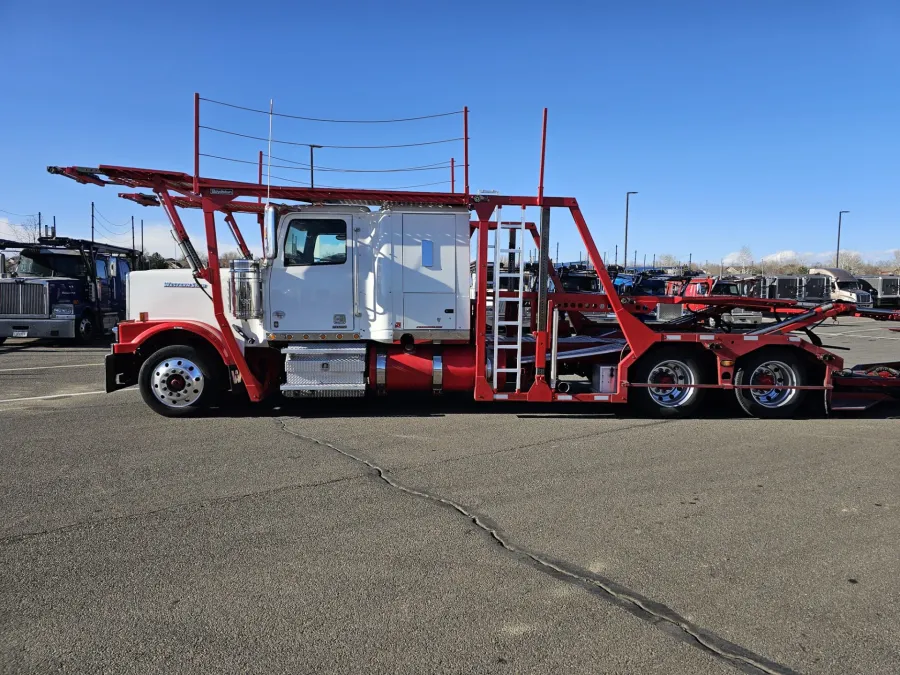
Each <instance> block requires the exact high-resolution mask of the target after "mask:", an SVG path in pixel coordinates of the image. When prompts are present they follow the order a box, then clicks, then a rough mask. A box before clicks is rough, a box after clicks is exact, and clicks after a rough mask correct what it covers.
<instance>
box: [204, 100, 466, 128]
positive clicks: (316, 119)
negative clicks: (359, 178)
mask: <svg viewBox="0 0 900 675" xmlns="http://www.w3.org/2000/svg"><path fill="white" fill-rule="evenodd" d="M200 100H201V101H206V102H207V103H215V104H216V105H222V106H226V107H228V108H236V109H237V110H246V111H248V112H255V113H262V114H263V115H269V114H271V115H274V116H275V117H287V118H290V119H294V120H304V121H306V122H332V123H335V124H390V123H393V122H414V121H417V120H429V119H434V118H436V117H449V116H451V115H462V113H463V111H462V110H453V111H451V112H443V113H436V114H434V115H420V116H419V117H399V118H397V119H390V120H333V119H325V118H321V117H303V116H301V115H288V114H287V113H277V112H271V113H270V111H268V110H260V109H258V108H248V107H247V106H242V105H235V104H234V103H225V102H224V101H215V100H213V99H211V98H203V97H202V96H201V97H200Z"/></svg>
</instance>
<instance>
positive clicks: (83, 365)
mask: <svg viewBox="0 0 900 675" xmlns="http://www.w3.org/2000/svg"><path fill="white" fill-rule="evenodd" d="M102 365H103V364H102V363H73V364H71V365H65V366H32V367H29V368H0V373H19V372H23V371H26V370H50V369H51V368H96V367H97V366H102Z"/></svg>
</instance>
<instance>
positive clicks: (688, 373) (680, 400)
mask: <svg viewBox="0 0 900 675" xmlns="http://www.w3.org/2000/svg"><path fill="white" fill-rule="evenodd" d="M647 384H649V385H650V387H649V389H648V391H649V393H650V398H651V399H653V402H654V403H656V405H658V406H661V407H663V408H677V407H679V406H682V405H685V404H686V403H688V402H689V401H690V400H691V399H693V398H694V395H695V394H696V393H697V390H696V389H694V388H693V387H690V386H687V385H692V384H696V382H695V381H694V372H693V371H692V370H691V369H690V368H689V367H688V365H687V364H686V363H684V362H683V361H674V360H671V361H663V362H662V363H659V364H657V365H656V366H655V367H654V368H653V370H651V371H650V376H649V377H648V378H647ZM660 384H665V385H681V386H666V387H659V386H653V385H660Z"/></svg>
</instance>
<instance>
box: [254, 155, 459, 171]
mask: <svg viewBox="0 0 900 675" xmlns="http://www.w3.org/2000/svg"><path fill="white" fill-rule="evenodd" d="M263 157H269V158H270V159H275V160H278V161H279V162H287V163H288V164H296V165H297V166H299V167H300V168H302V169H309V164H305V163H303V162H295V161H294V160H293V159H285V158H284V157H276V156H275V155H266V154H265V153H263ZM273 166H274V165H273ZM315 168H316V171H363V170H364V169H337V168H334V167H327V166H319V165H318V164H316V167H315ZM432 168H437V169H449V168H450V162H449V161H448V160H446V159H444V160H441V161H440V162H435V163H434V164H422V165H421V166H412V167H408V168H407V169H403V170H404V171H406V170H409V171H413V170H416V169H432ZM396 170H398V171H399V170H400V169H396ZM371 171H375V169H371Z"/></svg>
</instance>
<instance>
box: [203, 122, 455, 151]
mask: <svg viewBox="0 0 900 675" xmlns="http://www.w3.org/2000/svg"><path fill="white" fill-rule="evenodd" d="M199 126H200V128H201V129H207V130H208V131H215V132H216V133H220V134H228V135H229V136H240V137H241V138H250V139H253V140H254V141H264V142H266V143H268V142H269V140H270V139H268V138H263V137H262V136H250V135H249V134H239V133H238V132H236V131H228V130H226V129H217V128H216V127H208V126H206V125H204V124H201V125H199ZM462 140H465V139H464V138H463V137H462V136H460V137H459V138H444V139H441V140H439V141H423V142H421V143H400V144H397V145H321V144H319V143H296V142H294V141H281V140H278V139H276V138H273V139H271V141H272V143H280V144H281V145H298V146H302V147H304V148H308V147H309V146H310V145H313V146H315V147H316V148H330V149H332V150H386V149H390V148H416V147H420V146H423V145H440V144H441V143H455V142H457V141H462Z"/></svg>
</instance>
